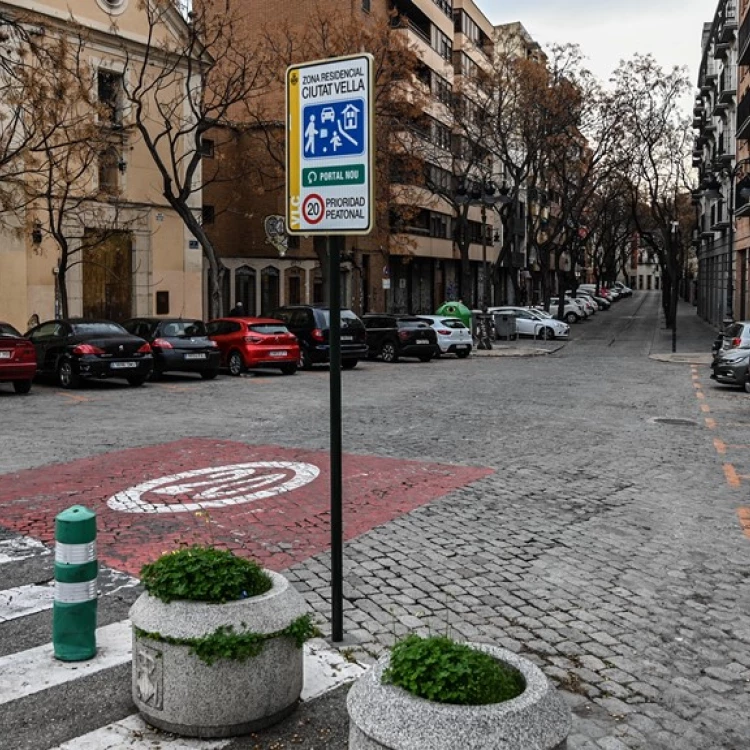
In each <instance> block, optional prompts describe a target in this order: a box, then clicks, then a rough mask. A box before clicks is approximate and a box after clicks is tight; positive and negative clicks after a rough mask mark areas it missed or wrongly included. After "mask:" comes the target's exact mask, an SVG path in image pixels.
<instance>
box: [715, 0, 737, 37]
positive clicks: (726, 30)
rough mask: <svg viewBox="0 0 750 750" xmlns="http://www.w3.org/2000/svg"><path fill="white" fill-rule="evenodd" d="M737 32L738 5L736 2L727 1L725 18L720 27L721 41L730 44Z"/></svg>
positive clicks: (734, 0)
mask: <svg viewBox="0 0 750 750" xmlns="http://www.w3.org/2000/svg"><path fill="white" fill-rule="evenodd" d="M735 31H737V3H736V0H727V3H726V4H725V5H724V18H723V19H722V22H721V24H720V26H719V39H720V40H721V41H722V42H725V43H729V42H731V41H732V39H733V37H734V32H735Z"/></svg>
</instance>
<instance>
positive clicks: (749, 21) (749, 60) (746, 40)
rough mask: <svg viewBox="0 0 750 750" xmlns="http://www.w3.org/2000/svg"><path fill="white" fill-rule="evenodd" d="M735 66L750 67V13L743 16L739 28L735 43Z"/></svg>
mask: <svg viewBox="0 0 750 750" xmlns="http://www.w3.org/2000/svg"><path fill="white" fill-rule="evenodd" d="M737 65H750V13H748V14H747V15H746V16H745V18H744V19H743V21H742V26H740V33H739V39H738V41H737Z"/></svg>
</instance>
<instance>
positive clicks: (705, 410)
mask: <svg viewBox="0 0 750 750" xmlns="http://www.w3.org/2000/svg"><path fill="white" fill-rule="evenodd" d="M701 411H702V412H703V413H704V414H708V413H709V412H710V411H711V407H710V406H709V405H708V404H701Z"/></svg>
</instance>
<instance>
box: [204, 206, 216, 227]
mask: <svg viewBox="0 0 750 750" xmlns="http://www.w3.org/2000/svg"><path fill="white" fill-rule="evenodd" d="M215 221H216V209H215V208H214V207H213V206H211V205H209V204H205V205H204V206H203V226H205V225H206V224H213V223H214V222H215Z"/></svg>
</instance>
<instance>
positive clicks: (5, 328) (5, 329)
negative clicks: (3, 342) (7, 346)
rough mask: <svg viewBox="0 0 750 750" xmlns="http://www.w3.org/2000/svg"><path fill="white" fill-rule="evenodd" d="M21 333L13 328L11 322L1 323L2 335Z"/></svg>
mask: <svg viewBox="0 0 750 750" xmlns="http://www.w3.org/2000/svg"><path fill="white" fill-rule="evenodd" d="M20 335H21V334H20V333H19V332H18V331H17V330H16V329H15V328H13V326H12V325H10V323H0V336H20Z"/></svg>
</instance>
